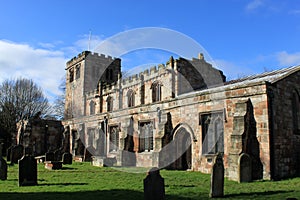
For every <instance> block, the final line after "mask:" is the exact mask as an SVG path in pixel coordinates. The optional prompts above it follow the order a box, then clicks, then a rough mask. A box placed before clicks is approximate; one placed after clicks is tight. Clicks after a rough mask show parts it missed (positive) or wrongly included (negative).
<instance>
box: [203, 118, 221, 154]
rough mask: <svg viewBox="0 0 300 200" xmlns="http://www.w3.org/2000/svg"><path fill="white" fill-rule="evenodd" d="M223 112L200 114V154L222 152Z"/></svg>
mask: <svg viewBox="0 0 300 200" xmlns="http://www.w3.org/2000/svg"><path fill="white" fill-rule="evenodd" d="M223 121H224V120H223V113H222V112H218V113H207V114H203V115H201V125H202V154H216V153H218V152H221V153H223V152H224V125H223Z"/></svg>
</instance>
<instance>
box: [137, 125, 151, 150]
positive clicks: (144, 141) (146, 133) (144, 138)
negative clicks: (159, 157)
mask: <svg viewBox="0 0 300 200" xmlns="http://www.w3.org/2000/svg"><path fill="white" fill-rule="evenodd" d="M139 131H140V134H139V152H143V151H151V150H153V124H152V122H140V123H139Z"/></svg>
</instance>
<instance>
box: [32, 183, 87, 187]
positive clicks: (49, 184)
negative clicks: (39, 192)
mask: <svg viewBox="0 0 300 200" xmlns="http://www.w3.org/2000/svg"><path fill="white" fill-rule="evenodd" d="M51 185H61V186H69V185H71V186H73V185H88V183H39V184H38V186H51Z"/></svg>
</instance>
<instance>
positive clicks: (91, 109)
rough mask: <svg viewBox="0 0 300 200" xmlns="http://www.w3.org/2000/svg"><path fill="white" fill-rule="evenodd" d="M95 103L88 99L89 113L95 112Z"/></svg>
mask: <svg viewBox="0 0 300 200" xmlns="http://www.w3.org/2000/svg"><path fill="white" fill-rule="evenodd" d="M95 105H96V103H95V102H94V101H93V100H92V101H90V115H94V114H95Z"/></svg>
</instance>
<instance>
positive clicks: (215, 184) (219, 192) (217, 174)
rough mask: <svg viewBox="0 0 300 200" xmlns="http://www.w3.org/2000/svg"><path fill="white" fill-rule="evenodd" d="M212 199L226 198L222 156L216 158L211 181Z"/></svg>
mask: <svg viewBox="0 0 300 200" xmlns="http://www.w3.org/2000/svg"><path fill="white" fill-rule="evenodd" d="M209 196H210V197H212V198H213V197H223V196H224V165H223V158H222V155H221V154H218V155H217V156H216V157H215V161H214V164H213V167H212V172H211V179H210V194H209Z"/></svg>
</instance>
